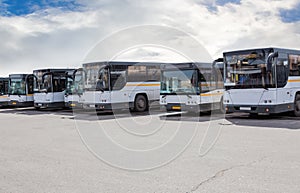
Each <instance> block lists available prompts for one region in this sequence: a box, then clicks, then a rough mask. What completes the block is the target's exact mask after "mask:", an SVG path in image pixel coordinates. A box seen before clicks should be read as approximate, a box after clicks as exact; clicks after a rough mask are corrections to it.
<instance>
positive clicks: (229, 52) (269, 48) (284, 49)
mask: <svg viewBox="0 0 300 193" xmlns="http://www.w3.org/2000/svg"><path fill="white" fill-rule="evenodd" d="M254 50H264V51H266V50H267V51H269V52H270V51H273V52H276V51H278V52H285V53H290V54H300V50H296V49H286V48H277V47H265V48H263V47H262V48H251V49H241V50H232V51H226V52H223V54H233V53H237V52H251V51H254Z"/></svg>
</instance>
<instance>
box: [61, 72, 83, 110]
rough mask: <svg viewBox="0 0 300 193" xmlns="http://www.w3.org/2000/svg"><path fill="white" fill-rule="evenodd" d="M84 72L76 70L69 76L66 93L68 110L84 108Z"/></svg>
mask: <svg viewBox="0 0 300 193" xmlns="http://www.w3.org/2000/svg"><path fill="white" fill-rule="evenodd" d="M84 77H85V76H84V71H83V69H82V68H79V69H77V70H75V71H74V72H73V73H71V74H68V76H67V89H66V93H65V106H66V107H68V108H82V102H83V101H82V100H83V97H82V95H83V89H84Z"/></svg>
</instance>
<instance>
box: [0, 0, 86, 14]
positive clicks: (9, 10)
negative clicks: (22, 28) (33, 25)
mask: <svg viewBox="0 0 300 193" xmlns="http://www.w3.org/2000/svg"><path fill="white" fill-rule="evenodd" d="M81 6H82V5H80V4H79V3H77V2H76V0H3V1H2V7H3V8H2V10H1V15H3V16H22V15H27V14H31V13H34V12H36V11H42V10H45V9H48V8H59V9H62V10H66V11H77V10H78V9H79V8H80V7H81Z"/></svg>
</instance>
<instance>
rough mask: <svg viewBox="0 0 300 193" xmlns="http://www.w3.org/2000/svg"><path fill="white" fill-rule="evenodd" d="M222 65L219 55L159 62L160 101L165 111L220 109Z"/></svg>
mask: <svg viewBox="0 0 300 193" xmlns="http://www.w3.org/2000/svg"><path fill="white" fill-rule="evenodd" d="M223 68H224V64H223V59H218V60H215V61H214V62H213V63H177V64H164V65H162V68H161V88H160V105H161V106H163V107H165V108H166V110H167V111H190V112H197V113H198V112H204V111H211V110H217V109H219V110H223V103H222V96H223V92H224V85H223V74H224V72H223Z"/></svg>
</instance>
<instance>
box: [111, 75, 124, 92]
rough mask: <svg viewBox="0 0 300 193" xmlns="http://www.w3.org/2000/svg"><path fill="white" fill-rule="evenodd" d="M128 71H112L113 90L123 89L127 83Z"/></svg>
mask: <svg viewBox="0 0 300 193" xmlns="http://www.w3.org/2000/svg"><path fill="white" fill-rule="evenodd" d="M125 74H126V71H123V72H112V73H111V85H112V86H111V87H112V90H121V89H122V88H123V87H124V86H125V85H126V77H125Z"/></svg>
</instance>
